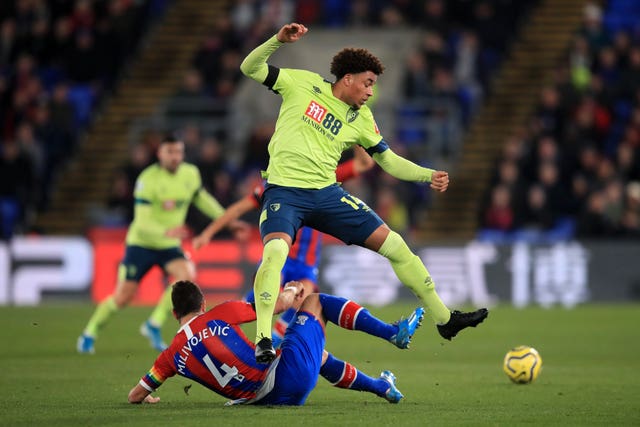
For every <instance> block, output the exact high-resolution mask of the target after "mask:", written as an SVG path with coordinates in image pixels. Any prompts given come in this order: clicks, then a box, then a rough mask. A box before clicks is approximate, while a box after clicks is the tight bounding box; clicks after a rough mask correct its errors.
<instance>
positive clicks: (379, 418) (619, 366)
mask: <svg viewBox="0 0 640 427" xmlns="http://www.w3.org/2000/svg"><path fill="white" fill-rule="evenodd" d="M411 308H412V306H411V305H408V304H405V303H402V304H394V305H391V306H388V307H384V308H372V311H373V313H374V314H376V315H378V316H379V317H380V318H382V319H384V320H387V321H393V320H395V319H397V318H398V317H399V316H400V315H402V314H408V313H409V312H410V310H411ZM92 310H93V307H92V306H90V305H88V304H87V305H79V304H68V305H59V304H55V305H54V304H47V305H44V306H41V307H36V308H16V307H2V308H0V325H2V327H1V328H0V343H2V345H1V346H0V360H1V361H2V367H3V372H2V375H1V376H0V385H1V387H0V426H5V425H6V426H19V425H28V426H32V425H43V426H107V425H128V426H135V427H139V426H154V427H158V426H212V425H213V426H217V425H220V426H235V425H238V426H252V425H257V426H261V427H262V426H271V425H274V426H275V425H277V426H285V425H314V426H334V425H335V426H346V425H367V426H391V425H393V426H400V425H407V426H422V425H425V426H427V425H428V426H452V425H465V426H468V425H474V426H476V425H487V426H517V425H540V426H553V425H563V426H587V425H608V426H623V425H636V426H638V425H640V333H639V332H638V330H639V329H638V328H639V327H640V305H631V304H629V305H586V306H581V307H578V308H576V309H573V310H566V309H562V308H553V309H542V308H528V309H523V310H515V309H513V308H510V307H506V306H505V307H502V306H501V307H496V308H494V309H492V310H491V314H490V316H489V318H488V320H486V321H485V323H483V324H482V325H480V326H479V327H478V328H476V329H470V330H465V331H463V332H461V333H460V334H459V335H458V337H456V338H454V340H453V341H452V342H448V341H444V340H442V339H441V338H440V337H439V336H438V335H437V332H436V330H435V328H434V327H433V324H432V323H431V321H430V320H429V319H425V322H424V324H423V327H422V328H421V329H420V330H418V332H417V333H416V335H415V336H414V339H413V343H412V345H411V348H410V349H409V350H398V349H396V348H395V347H393V346H392V345H391V344H389V343H386V342H381V341H379V340H376V339H375V338H373V337H370V336H367V335H365V334H362V333H360V332H352V331H344V330H341V329H339V328H338V327H337V326H335V325H330V326H329V327H328V329H327V333H328V337H327V349H328V350H330V351H332V352H333V353H334V354H335V355H336V356H337V357H340V358H342V359H343V360H348V361H351V362H352V363H353V364H355V365H356V366H357V367H358V368H359V369H360V370H361V371H363V372H365V373H367V374H369V375H375V376H377V375H379V373H380V372H381V371H382V370H384V369H389V370H391V371H393V372H394V373H395V374H396V376H397V378H398V388H399V389H400V390H401V391H402V392H403V393H404V395H405V399H404V400H403V401H402V402H400V404H398V405H391V404H389V403H387V402H386V401H384V400H383V399H380V398H378V397H376V396H374V395H372V394H368V393H360V392H354V391H350V390H342V389H337V388H334V387H331V386H330V385H329V384H328V383H327V382H326V381H324V380H323V379H322V378H320V379H319V381H318V386H317V387H316V389H315V390H314V391H313V392H312V393H311V395H310V397H309V400H308V401H307V404H306V406H304V407H291V408H285V407H278V408H274V407H271V408H265V407H254V406H235V407H225V406H223V403H224V402H225V399H223V398H222V397H220V396H218V395H215V394H213V393H211V392H209V391H208V390H206V389H204V388H203V387H202V386H200V385H199V384H193V386H192V387H190V388H189V389H188V393H185V387H186V386H188V385H189V384H191V383H190V382H189V381H187V380H185V379H182V378H178V377H176V378H172V379H170V380H168V381H167V383H166V384H165V385H163V386H162V387H161V389H160V390H159V391H158V392H157V395H158V396H160V397H161V399H162V401H161V402H160V403H159V404H157V405H130V404H128V403H127V401H126V398H127V393H128V391H129V390H130V388H131V387H133V386H134V385H135V384H136V382H137V381H138V380H139V378H140V377H141V376H142V375H143V374H144V373H145V372H146V370H147V369H148V368H149V367H150V366H151V364H152V362H153V360H154V358H155V355H156V353H155V352H154V351H153V350H152V349H151V348H150V347H149V346H148V344H147V342H146V341H145V340H144V339H143V338H141V337H140V336H139V334H138V327H139V325H140V323H141V322H142V321H143V319H145V317H146V315H147V314H148V313H149V309H148V308H141V307H131V308H128V309H125V310H123V311H121V312H120V313H118V315H117V316H115V317H114V318H113V321H112V322H111V323H110V324H109V325H108V326H107V327H106V328H105V330H104V331H103V333H102V336H101V337H100V340H99V341H98V342H97V346H96V350H97V352H96V354H95V355H93V356H87V355H79V354H77V353H76V351H75V342H76V338H77V336H78V334H79V333H80V331H81V329H82V327H83V326H84V324H85V322H86V320H87V319H88V316H89V315H90V314H91V312H92ZM176 325H177V324H176V323H175V322H174V321H172V323H170V324H168V325H167V326H166V327H165V337H166V338H169V337H170V335H171V333H172V332H173V331H175V330H176ZM248 330H249V331H251V327H249V328H248ZM518 344H527V345H531V346H533V347H535V348H536V349H537V350H538V351H539V352H540V354H541V356H542V359H543V370H542V373H541V375H540V377H539V378H538V380H537V381H536V382H535V383H533V384H529V385H515V384H512V383H511V382H510V381H509V380H508V378H507V377H506V375H504V373H503V372H502V358H503V356H504V354H505V353H506V351H507V350H509V348H511V347H512V346H515V345H518Z"/></svg>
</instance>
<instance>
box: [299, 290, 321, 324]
mask: <svg viewBox="0 0 640 427" xmlns="http://www.w3.org/2000/svg"><path fill="white" fill-rule="evenodd" d="M300 310H304V311H306V312H307V313H311V314H313V315H314V316H315V317H317V318H318V319H321V318H322V304H321V303H320V294H317V293H315V294H310V295H307V297H306V298H305V299H304V302H303V303H302V305H301V306H300Z"/></svg>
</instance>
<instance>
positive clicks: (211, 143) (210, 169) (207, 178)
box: [195, 137, 228, 201]
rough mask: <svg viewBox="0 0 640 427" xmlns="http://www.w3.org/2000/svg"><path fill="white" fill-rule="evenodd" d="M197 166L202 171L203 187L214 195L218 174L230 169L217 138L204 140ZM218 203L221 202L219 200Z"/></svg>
mask: <svg viewBox="0 0 640 427" xmlns="http://www.w3.org/2000/svg"><path fill="white" fill-rule="evenodd" d="M195 164H196V166H197V167H198V169H199V170H200V176H201V177H202V185H203V186H204V188H206V189H207V191H209V192H210V193H212V194H213V193H214V182H215V176H216V174H217V173H218V172H220V171H223V170H227V169H228V165H227V164H226V161H225V158H224V153H223V151H222V145H221V144H220V142H219V141H218V140H217V139H216V138H214V137H206V138H204V140H203V142H202V144H201V145H200V154H199V155H198V159H197V161H196V163H195ZM218 201H220V200H219V199H218Z"/></svg>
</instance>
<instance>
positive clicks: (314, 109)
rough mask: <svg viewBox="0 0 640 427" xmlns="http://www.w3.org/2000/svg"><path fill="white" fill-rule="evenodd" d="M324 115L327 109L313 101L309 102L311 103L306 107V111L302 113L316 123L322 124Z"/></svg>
mask: <svg viewBox="0 0 640 427" xmlns="http://www.w3.org/2000/svg"><path fill="white" fill-rule="evenodd" d="M325 114H327V108H326V107H323V106H322V105H320V104H318V103H317V102H316V101H314V100H311V102H310V103H309V105H308V106H307V111H305V113H304V115H305V116H307V117H310V118H311V119H312V120H313V121H315V122H316V123H320V122H322V119H324V116H325Z"/></svg>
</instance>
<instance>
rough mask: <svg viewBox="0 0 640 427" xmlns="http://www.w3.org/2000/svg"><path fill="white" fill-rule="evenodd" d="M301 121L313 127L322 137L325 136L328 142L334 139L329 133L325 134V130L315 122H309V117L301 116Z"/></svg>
mask: <svg viewBox="0 0 640 427" xmlns="http://www.w3.org/2000/svg"><path fill="white" fill-rule="evenodd" d="M302 121H303V122H305V123H307V124H310V125H311V126H313V127H314V128H315V129H316V130H317V131H318V132H320V133H321V134H323V135H324V136H326V137H327V138H328V139H329V140H330V141H333V140H334V139H335V137H334V136H333V135H331V133H330V132H327V130H326V129H325V128H323V127H322V125H320V124H318V123H316V122H315V121H313V120H311V119H310V118H309V117H307V116H305V115H303V116H302Z"/></svg>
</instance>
